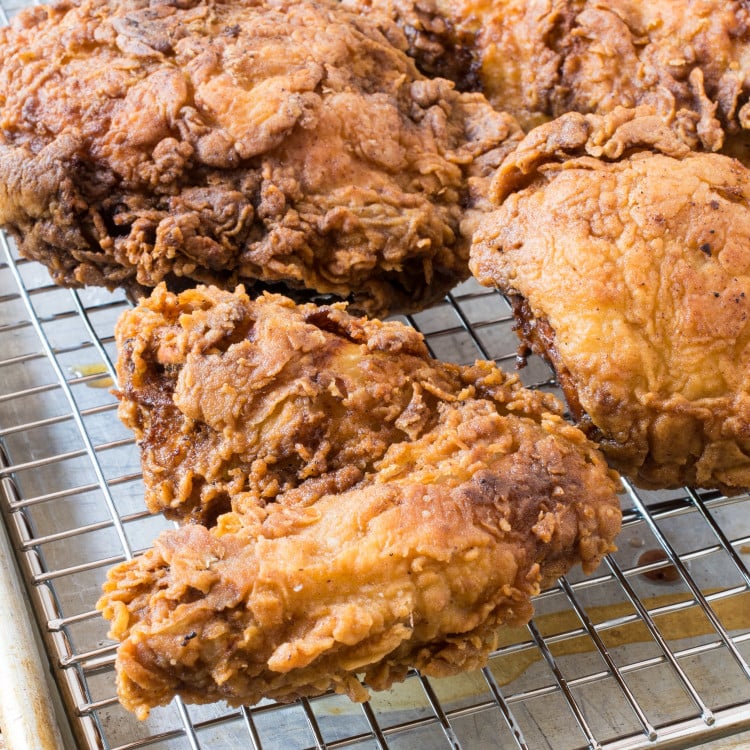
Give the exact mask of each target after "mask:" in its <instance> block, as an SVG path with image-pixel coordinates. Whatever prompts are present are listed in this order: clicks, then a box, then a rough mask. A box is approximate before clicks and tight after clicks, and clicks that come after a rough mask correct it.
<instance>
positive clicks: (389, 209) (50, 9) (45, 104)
mask: <svg viewBox="0 0 750 750" xmlns="http://www.w3.org/2000/svg"><path fill="white" fill-rule="evenodd" d="M380 26H381V27H382V26H383V24H380ZM385 31H387V32H388V38H386V36H385V35H384V33H383V32H382V31H381V30H380V29H379V28H378V27H377V26H376V25H375V24H374V23H372V22H370V21H368V20H367V19H365V18H360V17H359V16H358V15H357V14H355V13H352V12H349V11H347V10H345V9H343V8H342V7H341V6H340V4H339V3H337V2H334V0H315V1H312V0H302V1H300V2H295V1H293V0H278V1H275V0H260V1H255V0H232V1H231V2H229V1H226V2H225V1H223V0H216V1H215V2H214V1H209V0H179V1H178V0H166V1H165V2H158V3H149V2H147V0H80V2H73V1H72V0H71V1H67V0H62V1H61V2H58V3H57V4H55V5H52V6H38V7H34V8H29V9H26V10H23V11H21V13H19V14H18V15H17V16H16V17H15V18H14V19H13V21H12V23H11V25H10V26H8V27H6V28H2V29H0V225H2V226H4V227H6V228H8V229H9V230H10V231H11V232H12V233H13V235H14V237H15V239H16V241H17V243H18V246H19V248H20V251H21V253H22V254H23V255H25V256H26V257H29V258H32V259H35V260H38V261H41V262H42V263H44V264H45V265H46V266H47V267H48V268H49V270H50V272H51V274H52V276H53V278H54V279H55V281H56V282H57V283H59V284H62V285H66V286H80V285H83V284H93V285H106V286H107V287H109V288H114V287H117V286H124V287H126V288H128V289H129V290H131V291H132V292H134V293H135V294H136V295H140V294H141V293H143V292H146V291H148V290H149V289H150V288H152V287H154V286H156V285H157V284H158V283H159V282H161V281H166V282H168V283H169V284H170V285H171V286H173V287H174V288H177V289H179V288H185V287H188V286H193V285H195V283H196V282H203V283H215V284H219V285H224V286H226V287H228V288H233V287H234V286H235V285H236V284H237V283H238V282H245V283H247V284H253V283H255V282H258V281H260V282H264V283H270V284H274V283H283V284H286V285H287V286H288V287H289V288H292V289H298V290H302V291H306V292H308V293H310V292H319V293H329V294H333V295H337V296H339V297H340V298H351V299H352V300H353V301H354V303H355V304H356V305H357V306H358V308H359V309H360V310H364V311H367V312H369V313H372V314H383V313H384V312H385V311H387V310H388V309H390V308H394V309H399V308H404V309H407V308H408V309H416V308H419V307H422V306H425V305H427V304H429V303H430V302H432V301H434V300H436V299H439V298H440V297H441V296H442V295H443V294H444V293H445V292H446V291H447V290H448V289H449V288H451V287H452V286H453V285H455V284H456V283H457V282H458V281H460V280H462V279H464V278H466V277H467V276H468V265H467V264H468V240H467V239H466V238H465V237H463V236H462V234H461V228H460V224H461V221H462V218H463V213H464V210H465V209H466V208H467V206H471V205H472V203H473V202H474V201H475V198H477V196H476V193H477V191H478V190H479V188H478V184H479V183H480V182H481V176H482V174H483V173H484V172H485V171H486V169H487V164H489V165H492V166H497V164H498V163H499V160H500V159H499V157H498V155H497V154H496V150H497V149H500V152H502V151H503V145H504V144H505V142H506V140H507V141H508V143H512V142H514V141H513V134H514V133H517V132H518V126H517V125H516V124H515V122H514V121H513V119H512V118H511V117H510V116H508V115H505V114H501V113H499V112H495V111H493V109H492V108H491V107H490V105H489V104H488V103H487V101H486V100H485V99H484V97H483V96H482V95H481V94H460V93H458V92H457V91H455V90H454V88H453V84H452V83H450V82H448V81H446V80H442V79H435V80H430V79H427V78H425V77H424V76H423V75H421V74H420V73H419V72H418V71H417V69H416V67H415V66H414V63H413V62H412V60H411V59H410V58H409V57H407V55H406V54H405V53H404V51H403V49H401V48H405V47H406V41H405V40H404V39H403V34H402V33H401V32H400V31H399V30H398V28H397V27H396V26H395V25H393V26H392V27H391V28H388V29H385ZM399 45H400V47H401V48H399ZM485 162H487V164H485Z"/></svg>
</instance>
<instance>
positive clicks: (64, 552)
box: [0, 0, 750, 750]
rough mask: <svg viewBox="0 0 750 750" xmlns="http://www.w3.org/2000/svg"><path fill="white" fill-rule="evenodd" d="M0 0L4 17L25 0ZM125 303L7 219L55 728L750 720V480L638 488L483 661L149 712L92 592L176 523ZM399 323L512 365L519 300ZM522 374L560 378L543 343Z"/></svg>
mask: <svg viewBox="0 0 750 750" xmlns="http://www.w3.org/2000/svg"><path fill="white" fill-rule="evenodd" d="M2 2H3V0H0V21H2V20H7V17H8V16H10V15H12V13H13V12H14V11H15V10H17V9H18V7H20V6H21V5H22V3H16V4H12V3H8V2H7V0H5V1H4V4H2ZM3 14H5V15H4V16H3ZM128 304H129V303H128V302H127V300H126V299H125V297H124V296H123V295H122V294H120V293H110V292H107V291H105V290H101V289H85V290H80V291H77V292H75V291H71V290H65V289H61V288H58V287H56V286H54V285H52V284H51V282H50V280H49V276H48V274H47V272H46V270H45V269H43V268H42V267H40V266H38V265H37V264H34V263H30V262H27V261H24V260H22V259H19V257H18V255H17V252H16V251H15V249H14V247H13V245H12V243H11V242H10V241H9V240H8V239H7V237H5V236H4V235H0V487H1V491H0V509H1V510H2V518H3V520H4V523H5V527H6V529H7V532H8V537H9V539H10V542H11V545H12V551H13V554H14V556H15V561H16V563H17V565H18V569H19V571H20V584H19V585H20V587H21V588H20V594H21V598H22V599H24V600H25V601H27V602H28V604H29V605H30V609H31V618H30V624H31V627H33V629H34V634H35V640H38V641H39V643H40V644H41V646H40V649H39V657H38V663H37V666H38V668H39V669H38V672H40V673H41V675H42V678H43V679H44V681H45V682H46V678H47V677H48V676H51V678H52V679H51V682H52V688H51V689H50V690H48V691H47V693H49V695H48V698H49V700H48V701H47V702H46V705H45V706H44V707H42V708H39V707H36V706H35V707H34V709H33V713H34V716H35V717H39V720H40V721H41V720H42V714H43V713H47V714H49V721H50V722H51V723H52V724H54V725H56V726H57V727H58V729H59V732H60V736H61V737H62V739H61V740H60V742H61V743H62V746H71V747H79V748H92V749H93V748H108V749H110V750H114V749H117V750H125V749H126V748H127V749H128V750H130V749H131V748H160V749H162V748H163V749H165V750H166V749H169V750H177V749H180V750H182V748H192V749H193V750H195V749H197V748H201V749H204V750H224V748H226V749H227V750H229V749H230V748H237V747H249V748H255V749H256V750H257V749H259V748H263V749H265V750H289V749H290V748H295V749H296V748H299V749H301V750H302V749H306V748H331V749H333V748H357V749H358V750H360V749H362V750H364V749H365V748H368V749H369V748H380V749H384V748H390V749H392V750H399V749H401V748H403V749H404V750H406V749H407V748H408V749H409V750H411V749H412V748H425V749H429V750H433V749H434V748H441V747H446V748H465V749H466V750H484V749H485V748H487V749H488V750H489V749H490V748H521V749H525V748H530V749H534V750H535V749H536V748H550V749H552V748H554V750H577V749H578V748H606V749H608V750H637V749H640V748H652V747H658V748H660V749H661V748H682V747H691V746H704V745H706V743H708V742H709V741H712V740H718V739H720V738H723V737H732V736H736V737H739V736H740V733H744V732H746V731H747V730H748V729H750V666H748V661H749V660H750V573H749V572H748V568H749V563H750V497H748V496H747V495H741V496H738V497H732V498H726V497H723V496H721V495H719V494H717V493H715V492H708V493H707V492H701V493H696V492H692V491H689V490H682V491H674V492H665V493H651V492H643V491H636V490H635V489H633V488H631V487H627V488H626V491H625V492H624V493H623V494H622V506H623V511H624V519H625V520H624V528H623V532H622V535H621V537H620V539H619V549H618V551H617V552H616V553H614V554H612V555H610V556H609V557H608V558H607V559H606V560H605V562H604V563H603V564H602V566H601V568H600V569H599V570H598V571H597V572H596V573H595V574H594V575H592V576H589V577H584V576H582V575H581V574H580V572H579V571H573V572H572V573H571V574H570V575H569V576H568V577H566V578H564V579H561V580H560V581H559V582H558V583H557V585H556V586H554V587H553V588H551V589H549V590H547V591H545V592H543V593H542V594H541V595H540V596H538V597H537V598H536V600H535V607H536V613H537V614H536V617H535V619H534V621H533V622H532V623H531V624H530V626H529V627H527V628H520V629H514V630H507V631H504V632H503V634H502V643H503V645H502V647H501V648H500V649H499V650H498V651H497V652H496V653H494V654H493V656H492V658H491V659H490V662H489V665H488V666H487V668H485V669H484V670H480V671H477V672H474V673H469V674H466V675H462V676H460V677H457V678H450V679H442V680H434V679H427V678H424V677H423V676H421V675H419V674H417V673H416V672H415V673H412V674H411V675H410V676H409V678H408V679H407V680H406V681H405V682H404V683H403V684H402V685H398V686H395V687H394V688H393V689H392V690H389V691H386V692H380V693H374V694H373V696H372V699H371V701H370V702H369V703H367V704H364V705H358V704H353V703H351V702H349V700H348V699H347V698H344V697H341V696H335V695H328V696H323V697H321V698H317V699H312V700H304V701H299V702H297V703H294V704H291V705H286V706H282V705H278V704H275V703H273V702H264V703H262V704H260V705H258V706H254V707H247V708H242V709H232V708H229V707H227V706H225V705H222V704H214V705H209V706H199V707H196V706H185V705H183V704H182V703H181V702H180V701H175V702H173V703H172V704H171V705H170V706H168V707H166V708H163V709H156V710H154V711H153V712H152V714H151V716H150V718H149V719H148V720H147V721H145V722H139V721H137V720H136V719H135V718H134V717H133V716H132V715H130V714H129V713H128V712H126V711H125V710H123V709H122V708H121V707H120V705H119V703H118V702H117V699H116V695H115V680H114V655H115V644H114V643H113V642H112V641H111V640H109V639H108V638H107V624H106V623H105V622H104V621H103V620H102V619H101V618H100V617H99V615H98V614H97V613H96V612H95V610H94V604H95V602H96V600H97V598H98V596H99V592H100V588H101V584H102V582H103V580H104V578H105V575H106V572H107V570H108V568H109V567H110V566H111V565H112V564H114V563H116V562H119V561H120V560H123V559H126V558H128V557H130V556H132V555H135V554H138V553H139V552H140V551H142V550H144V549H146V548H147V547H148V546H149V545H150V543H151V540H152V539H153V538H154V537H155V536H156V534H158V532H159V531H160V530H162V529H164V528H168V527H169V526H170V523H169V522H168V521H166V520H165V519H163V518H161V517H159V516H152V515H150V514H149V513H147V512H146V509H145V506H144V504H143V487H142V480H141V475H140V466H139V459H138V452H137V449H136V446H135V445H134V442H133V437H132V434H131V433H130V432H129V431H128V430H126V429H125V428H124V427H123V426H122V425H121V424H120V422H119V421H118V419H117V416H116V399H115V398H114V396H113V395H112V393H111V387H112V386H113V384H114V369H113V361H114V358H115V357H116V352H115V347H114V343H113V337H112V335H113V328H114V324H115V321H116V320H117V318H118V316H119V315H120V313H121V312H122V311H123V310H125V309H126V308H127V306H128ZM406 322H407V323H409V324H411V325H414V326H415V327H417V328H418V329H419V330H421V331H422V332H423V333H424V334H425V336H426V339H427V342H428V344H429V346H430V349H431V350H432V352H433V354H434V355H435V356H438V357H441V358H444V359H447V360H450V361H455V362H461V363H468V362H472V361H473V360H475V359H477V358H486V359H493V360H495V361H497V362H498V363H499V364H500V365H501V366H503V367H505V368H508V369H510V368H513V367H514V364H515V350H516V346H517V340H516V336H515V333H514V332H513V323H512V319H511V316H510V311H509V307H508V305H507V303H506V302H505V300H504V299H503V298H502V297H501V296H500V295H498V294H496V293H495V292H492V291H490V290H487V289H483V288H481V287H479V286H478V285H477V284H476V283H474V282H467V283H465V284H463V285H461V286H460V287H458V288H457V289H456V290H454V292H453V293H452V294H451V295H449V296H448V297H447V298H446V299H445V301H444V302H443V303H442V304H441V305H439V306H437V307H436V308H434V309H432V310H430V311H427V312H424V313H421V314H418V315H415V316H412V317H409V318H408V319H406ZM521 376H522V379H523V380H524V382H525V383H526V384H527V385H529V386H531V387H535V388H545V389H551V390H555V384H554V381H553V379H552V375H551V372H550V371H549V370H548V368H547V367H546V365H545V364H544V363H543V362H541V361H540V360H538V359H535V358H533V357H532V358H531V359H530V361H529V366H528V367H527V368H525V369H524V370H522V371H521ZM0 575H7V576H11V575H12V571H11V569H10V567H8V568H7V569H6V571H5V572H3V573H0ZM11 588H12V587H11ZM3 606H4V607H6V614H7V612H9V611H10V610H8V609H7V607H9V605H8V604H5V603H3V604H0V607H3ZM30 645H31V644H30ZM9 656H10V657H12V654H11V655H9V654H3V655H0V659H2V658H6V659H7V658H8V657H9ZM60 706H61V707H62V708H61V709H60ZM1 715H2V714H0V716H1ZM6 734H7V736H8V737H10V736H11V735H12V733H11V732H6ZM727 747H731V744H728V745H727ZM11 750H18V748H15V749H14V748H12V746H11ZM24 750H25V749H24Z"/></svg>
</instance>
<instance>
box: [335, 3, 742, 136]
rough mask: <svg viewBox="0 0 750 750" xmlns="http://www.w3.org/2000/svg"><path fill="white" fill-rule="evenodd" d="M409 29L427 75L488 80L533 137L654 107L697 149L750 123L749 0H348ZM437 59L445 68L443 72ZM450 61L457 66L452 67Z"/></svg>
mask: <svg viewBox="0 0 750 750" xmlns="http://www.w3.org/2000/svg"><path fill="white" fill-rule="evenodd" d="M345 4H347V5H348V6H349V7H358V8H360V9H362V11H363V12H365V11H366V12H367V13H371V14H376V15H377V14H382V15H383V16H385V17H386V18H388V19H393V20H395V21H397V23H399V25H401V26H402V27H403V28H404V30H405V33H406V35H407V38H408V39H409V40H410V53H411V54H412V55H414V57H415V58H416V59H417V61H418V62H419V64H420V65H421V66H422V67H423V68H424V69H426V70H440V71H441V72H442V73H443V74H448V75H454V76H455V77H456V80H457V81H459V85H461V86H463V87H464V88H472V87H476V86H477V83H478V84H479V86H480V87H481V89H482V90H483V91H484V92H485V94H486V95H487V98H488V99H489V100H490V101H491V102H492V103H493V104H494V105H495V106H496V107H498V108H499V109H503V110H506V111H508V112H511V113H513V114H515V115H516V116H517V117H518V119H519V121H520V122H521V124H522V126H523V127H524V129H527V130H528V129H530V128H531V127H533V126H535V125H538V124H541V123H542V122H544V121H545V120H546V119H548V118H550V117H557V116H559V115H562V114H564V113H566V112H570V111H577V112H581V113H601V114H604V113H607V112H610V111H612V110H613V109H615V108H616V107H618V106H624V107H636V106H640V105H646V106H650V107H651V108H652V109H653V110H654V111H656V112H658V113H659V114H661V115H662V116H664V117H666V118H668V119H671V118H675V119H677V120H678V121H679V122H680V127H681V128H682V130H683V134H684V137H685V138H686V139H688V140H689V141H690V142H691V145H693V146H698V145H700V146H701V147H703V148H706V149H709V150H717V149H719V148H721V146H722V143H723V140H724V134H725V131H726V132H730V133H733V132H736V131H737V130H738V129H745V128H748V127H750V105H748V99H749V98H750V76H749V75H748V73H749V72H750V9H748V6H747V3H745V2H742V0H679V1H678V2H674V0H654V1H653V2H638V1H637V0H614V1H613V2H607V3H601V2H595V0H495V1H494V2H486V0H481V1H480V0H457V1H455V2H454V1H453V0H450V1H449V0H345ZM436 61H442V62H441V63H440V67H436V65H437V63H436ZM448 61H449V62H448Z"/></svg>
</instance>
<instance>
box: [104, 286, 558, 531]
mask: <svg viewBox="0 0 750 750" xmlns="http://www.w3.org/2000/svg"><path fill="white" fill-rule="evenodd" d="M115 337H116V341H117V346H118V350H119V357H118V361H117V374H118V380H119V389H120V391H119V397H120V407H119V416H120V418H121V419H122V420H123V422H124V423H125V424H126V425H127V426H128V427H130V428H131V429H133V430H134V431H135V434H136V439H137V442H138V444H139V446H140V449H141V456H142V465H143V475H144V481H145V486H146V496H145V498H146V504H147V506H148V507H149V509H150V510H151V511H152V512H158V511H164V512H165V513H166V515H168V516H169V517H171V518H175V519H182V520H191V521H198V522H201V523H204V524H207V525H211V524H212V523H213V522H214V520H215V518H216V516H217V515H219V514H220V513H225V512H227V511H228V510H230V508H232V507H233V503H234V504H235V505H234V507H236V503H237V502H238V500H237V498H238V497H242V498H243V502H253V503H256V504H257V503H259V504H263V503H264V502H266V500H271V499H278V498H279V497H280V496H283V495H284V494H285V493H287V492H288V491H290V490H294V489H295V488H299V487H303V486H304V489H305V492H306V493H307V496H308V497H312V496H313V495H315V496H316V497H319V496H321V495H323V494H324V493H338V492H342V491H344V490H346V489H348V488H350V487H351V486H353V485H354V484H356V483H357V482H359V481H361V480H362V478H363V477H364V475H365V474H366V473H367V472H368V471H372V469H373V466H374V465H375V463H376V462H377V461H379V460H381V459H382V457H383V456H384V454H385V453H386V451H387V450H388V449H389V447H391V446H392V445H396V444H402V443H405V442H407V443H408V442H409V441H411V440H416V439H418V438H420V437H421V436H423V435H424V434H426V433H428V432H430V431H431V430H434V429H436V427H437V426H438V425H439V423H440V420H441V414H442V412H441V411H440V409H439V408H438V407H439V406H440V405H441V404H454V403H461V402H472V401H474V400H480V401H482V403H486V404H488V405H489V407H488V408H491V409H492V410H499V411H501V412H502V413H505V412H507V411H508V410H513V409H520V410H522V411H523V412H524V413H528V414H530V415H533V416H534V418H536V419H540V418H541V415H542V414H543V413H544V412H552V413H559V412H560V411H561V405H560V404H559V402H558V401H557V400H556V399H554V398H553V397H552V396H551V395H549V394H543V393H532V392H531V391H527V390H525V389H522V388H521V386H520V383H519V381H518V379H517V378H516V377H515V376H511V375H506V374H505V373H503V372H501V371H500V370H499V369H498V368H497V367H496V366H495V365H494V364H492V363H490V362H477V363H476V364H475V365H474V366H472V367H459V366H457V365H452V364H446V363H443V362H439V361H437V360H434V359H432V358H430V357H429V355H428V351H427V347H426V346H425V344H424V341H423V338H422V336H421V334H419V333H418V332H417V331H415V330H414V329H413V328H410V327H409V326H406V325H403V324H401V323H397V322H389V323H383V322H380V321H378V320H367V319H365V318H356V317H353V316H352V315H349V314H348V313H347V312H346V311H345V310H344V308H343V307H342V306H341V305H334V306H320V307H319V306H316V305H313V304H306V305H300V306H297V305H295V304H294V303H292V302H291V301H290V300H289V299H287V298H285V297H281V296H279V295H270V294H266V295H263V296H261V297H259V298H258V299H256V300H251V299H249V298H248V296H247V295H246V294H245V293H244V292H242V290H239V291H237V292H236V293H234V294H232V293H230V292H226V291H221V290H219V289H216V288H211V287H199V288H197V289H195V290H188V291H185V292H183V293H181V294H180V295H175V294H173V293H170V292H168V291H167V290H166V289H165V288H164V287H159V288H157V289H156V290H155V291H154V293H153V295H152V296H151V297H150V298H146V299H143V300H141V302H140V304H139V305H138V306H137V307H136V308H135V309H133V310H132V311H128V312H126V313H124V314H123V316H122V317H121V319H120V320H119V322H118V325H117V327H116V332H115Z"/></svg>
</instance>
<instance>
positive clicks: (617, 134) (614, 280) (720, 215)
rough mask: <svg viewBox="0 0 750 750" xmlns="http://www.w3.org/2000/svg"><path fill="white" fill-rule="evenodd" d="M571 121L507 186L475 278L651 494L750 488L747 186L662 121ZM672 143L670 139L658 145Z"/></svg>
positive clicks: (544, 131)
mask: <svg viewBox="0 0 750 750" xmlns="http://www.w3.org/2000/svg"><path fill="white" fill-rule="evenodd" d="M615 114H616V115H617V116H616V117H614V118H611V117H610V118H604V119H601V118H598V117H595V116H586V117H584V116H582V115H578V114H569V115H565V116H563V117H562V118H560V119H559V120H558V121H555V122H552V123H549V124H547V125H543V126H540V127H539V128H537V129H536V130H534V131H532V132H531V133H530V134H529V135H528V136H527V138H526V139H525V141H524V142H523V143H522V144H521V145H520V147H519V149H518V151H517V152H516V153H515V154H513V155H512V156H511V157H509V158H508V159H507V160H506V162H505V163H504V164H503V166H502V167H501V169H500V170H499V171H498V173H497V175H496V177H495V181H494V183H493V195H494V197H495V199H496V200H497V201H498V203H499V204H500V207H499V208H498V209H497V210H496V211H495V212H494V213H492V214H491V215H490V216H489V217H488V218H487V220H486V222H485V223H484V225H483V227H482V228H481V230H480V231H479V232H478V234H477V235H476V237H475V243H474V245H473V247H472V261H471V263H472V269H473V271H474V273H475V274H476V276H477V278H478V279H479V280H480V281H481V282H482V283H484V284H487V285H494V286H497V287H499V288H500V289H501V290H503V291H504V292H506V293H507V294H509V295H510V296H511V298H512V299H513V300H514V301H515V305H516V312H517V314H518V319H519V323H520V335H521V337H522V340H523V341H524V342H525V345H526V346H527V347H528V348H530V349H531V350H534V351H537V352H539V353H540V354H543V355H544V356H546V357H547V358H548V359H549V360H550V361H551V362H552V364H553V365H554V367H555V370H556V372H557V374H558V378H559V379H560V382H561V385H562V387H563V389H564V391H565V395H566V397H567V399H568V403H569V405H570V407H571V411H572V413H573V415H574V416H575V417H576V418H577V419H579V420H580V424H581V426H582V427H583V428H584V430H585V431H586V432H587V434H588V435H589V436H590V437H591V438H593V439H595V440H596V441H597V442H599V444H600V445H601V447H602V448H603V450H604V452H605V453H606V455H607V456H608V458H609V459H610V460H611V462H612V464H613V465H614V466H615V467H616V468H617V469H619V470H620V471H622V472H623V473H624V474H627V475H628V476H629V477H631V478H633V479H634V480H635V481H636V483H638V484H640V485H642V486H644V487H653V488H659V487H677V486H680V485H683V484H686V485H690V486H695V487H707V488H717V489H720V490H722V491H724V492H729V493H736V492H738V491H740V490H742V489H744V488H748V487H750V376H749V375H748V373H750V346H749V345H748V342H749V341H750V171H748V169H746V168H745V167H744V166H742V164H740V163H739V162H738V161H736V160H734V159H730V158H729V157H726V156H723V155H719V154H707V153H695V152H690V151H689V150H688V149H687V148H686V147H685V146H684V144H682V143H681V142H680V140H679V139H678V138H677V137H676V136H675V135H674V133H672V132H671V131H669V129H667V128H666V127H664V126H663V125H660V124H659V122H658V120H657V119H656V118H651V119H647V120H641V119H639V118H637V117H634V116H633V113H632V112H617V113H615ZM660 128H661V129H660Z"/></svg>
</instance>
